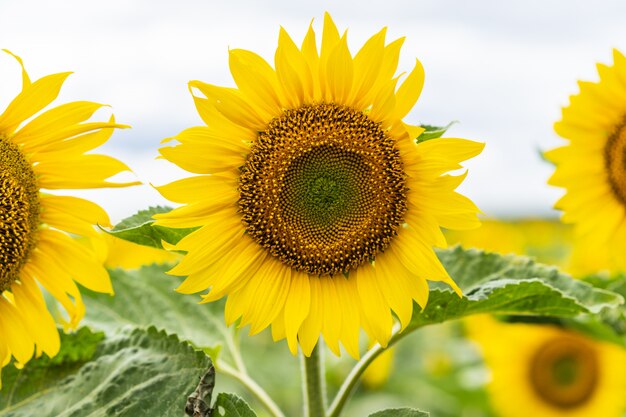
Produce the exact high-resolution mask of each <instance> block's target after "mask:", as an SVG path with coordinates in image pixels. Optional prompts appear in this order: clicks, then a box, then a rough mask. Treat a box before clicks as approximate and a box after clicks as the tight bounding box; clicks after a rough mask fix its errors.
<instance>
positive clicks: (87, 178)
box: [0, 56, 134, 369]
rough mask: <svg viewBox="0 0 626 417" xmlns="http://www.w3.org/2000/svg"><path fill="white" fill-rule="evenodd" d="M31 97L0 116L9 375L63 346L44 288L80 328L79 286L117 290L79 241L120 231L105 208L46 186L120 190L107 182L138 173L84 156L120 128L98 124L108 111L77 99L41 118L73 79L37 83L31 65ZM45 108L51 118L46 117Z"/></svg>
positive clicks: (1, 283) (2, 360)
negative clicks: (12, 368)
mask: <svg viewBox="0 0 626 417" xmlns="http://www.w3.org/2000/svg"><path fill="white" fill-rule="evenodd" d="M14 57H15V58H16V59H17V60H18V62H19V63H20V65H21V66H22V78H23V80H22V81H23V84H22V91H21V92H20V93H19V95H18V96H17V97H15V99H14V100H13V101H12V102H11V103H10V104H9V105H8V107H7V108H6V110H5V111H4V113H2V115H0V168H1V169H0V294H2V295H1V296H0V365H1V366H0V369H1V367H2V366H4V365H6V364H8V363H9V362H10V361H11V358H12V357H13V358H14V360H15V364H16V366H21V365H23V364H24V363H25V362H27V361H28V360H29V359H30V358H31V357H32V356H33V355H34V354H35V355H40V354H41V353H46V354H47V355H48V356H54V355H55V354H56V353H57V352H58V350H59V334H58V331H57V327H56V323H55V319H54V318H53V317H52V315H51V313H50V312H49V311H48V310H47V308H46V303H45V301H44V297H43V294H42V289H41V287H43V288H44V289H45V290H46V291H47V292H48V293H49V294H50V295H52V296H53V297H54V298H56V299H57V300H58V301H59V303H60V304H61V305H62V306H63V308H64V309H65V311H66V312H67V317H56V319H57V320H58V321H59V322H60V323H61V324H62V325H63V326H64V327H65V328H66V329H71V328H75V327H76V325H77V323H78V322H79V321H80V319H81V318H82V317H83V315H84V313H85V306H84V305H83V302H82V300H81V296H80V292H79V289H78V287H77V285H76V283H75V281H76V282H78V283H79V284H81V285H83V286H85V287H86V288H89V289H91V290H93V291H98V292H105V293H112V292H113V289H112V287H111V283H110V281H109V276H108V274H107V272H106V270H105V269H104V268H103V267H102V264H99V263H98V261H97V259H96V257H95V254H94V253H93V252H92V251H90V250H87V249H86V248H85V247H84V246H83V245H81V244H80V243H77V242H76V241H75V240H74V239H72V238H71V237H70V234H71V235H79V236H91V235H94V234H97V232H96V231H95V230H94V227H93V225H95V224H100V225H103V226H110V224H109V223H110V222H109V218H108V216H107V214H106V212H105V211H104V210H103V209H102V208H100V207H99V206H97V205H96V204H94V203H92V202H89V201H86V200H83V199H80V198H76V197H68V196H58V195H52V194H47V193H45V192H44V191H43V190H60V189H81V188H98V187H120V186H127V185H133V184H134V183H111V182H107V181H106V179H107V178H109V177H111V176H112V175H115V174H117V173H119V172H121V171H125V170H127V169H128V168H127V167H126V165H124V164H123V163H121V162H119V161H117V160H115V159H113V158H111V157H108V156H104V155H91V154H84V152H86V151H89V150H91V149H93V148H95V147H97V146H100V145H101V144H103V143H104V142H106V141H107V140H108V139H109V137H110V136H111V134H112V132H113V129H114V128H117V127H123V126H121V125H118V124H116V123H115V122H114V120H113V118H111V120H110V121H109V122H88V123H84V122H85V121H86V120H88V119H89V118H90V117H91V115H92V114H93V113H94V112H95V111H96V110H98V109H100V108H101V107H103V105H101V104H97V103H90V102H86V101H77V102H72V103H67V104H63V105H60V106H58V107H54V108H52V109H49V110H46V111H44V112H41V111H42V110H43V109H44V108H45V107H46V106H48V105H49V104H50V103H51V102H52V101H53V100H54V99H55V98H56V97H57V95H58V94H59V91H60V89H61V86H62V85H63V82H64V81H65V79H66V78H67V77H68V76H69V75H70V73H67V72H66V73H60V74H53V75H48V76H46V77H43V78H41V79H39V80H37V81H35V82H31V81H30V78H29V77H28V74H27V73H26V70H25V69H24V66H23V64H22V61H21V59H20V58H19V57H17V56H14ZM40 112H41V113H40Z"/></svg>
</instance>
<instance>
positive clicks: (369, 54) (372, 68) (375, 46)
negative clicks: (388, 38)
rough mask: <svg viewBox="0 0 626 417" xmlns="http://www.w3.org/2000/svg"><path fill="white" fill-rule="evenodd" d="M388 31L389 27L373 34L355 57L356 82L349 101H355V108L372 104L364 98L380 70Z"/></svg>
mask: <svg viewBox="0 0 626 417" xmlns="http://www.w3.org/2000/svg"><path fill="white" fill-rule="evenodd" d="M386 33H387V28H383V29H382V30H381V31H380V32H378V33H377V34H376V35H374V36H372V37H371V38H370V39H369V40H368V41H367V42H365V44H364V45H363V47H362V48H361V49H360V50H359V52H358V53H357V54H356V55H355V57H354V82H353V84H352V92H351V93H350V98H349V100H348V102H349V103H354V107H355V108H358V109H364V108H365V107H367V106H369V105H370V104H371V103H365V102H364V100H365V97H366V96H367V92H368V91H370V90H371V89H372V86H373V85H374V83H375V82H376V79H377V78H378V74H379V72H380V67H381V65H382V61H383V54H384V50H385V35H386Z"/></svg>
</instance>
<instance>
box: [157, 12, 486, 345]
mask: <svg viewBox="0 0 626 417" xmlns="http://www.w3.org/2000/svg"><path fill="white" fill-rule="evenodd" d="M385 32H386V29H382V30H381V31H380V32H378V33H377V34H376V35H374V36H373V37H371V38H370V39H369V40H368V41H367V42H366V43H365V45H364V46H363V47H362V48H361V49H360V51H359V52H358V53H357V54H356V55H355V56H354V57H353V56H352V55H351V53H350V51H349V50H348V43H347V38H346V34H344V35H343V36H340V34H339V32H338V30H337V27H336V26H335V24H334V23H333V21H332V19H331V17H330V15H328V14H326V15H325V17H324V28H323V35H322V40H321V49H320V51H319V53H318V49H317V44H316V35H315V32H314V31H313V28H312V26H310V27H309V30H308V32H307V34H306V36H305V38H304V42H303V44H302V46H301V47H300V48H299V47H298V46H297V45H296V44H295V43H294V41H293V40H292V39H291V38H290V36H289V35H288V34H287V32H286V31H285V30H283V29H281V30H280V33H279V39H278V48H277V50H276V54H275V66H274V68H273V67H272V66H271V65H270V64H268V63H267V62H266V61H265V60H264V59H263V58H261V57H260V56H258V55H256V54H255V53H253V52H250V51H246V50H241V49H232V50H230V51H229V63H230V70H231V73H232V75H233V78H234V81H235V83H236V85H237V88H226V87H219V86H215V85H211V84H207V83H204V82H201V81H191V82H190V83H189V86H190V90H191V92H192V95H193V99H194V101H195V104H196V108H197V110H198V113H199V114H200V117H201V118H202V120H203V121H204V122H205V123H206V126H201V127H192V128H189V129H187V130H184V131H182V132H181V133H180V134H178V135H177V136H176V137H175V138H173V139H176V140H177V141H178V142H179V144H177V145H176V146H173V147H164V148H162V149H161V150H160V152H161V155H162V156H163V157H164V158H165V159H168V160H170V161H172V162H174V163H175V164H177V165H178V166H180V167H181V168H183V169H185V170H187V171H190V172H192V173H195V174H200V175H198V176H193V177H191V178H185V179H182V180H179V181H176V182H173V183H171V184H168V185H165V186H162V187H160V188H159V191H160V192H161V193H162V194H163V196H165V197H166V198H168V199H169V200H171V201H174V202H177V203H183V204H185V205H184V206H182V207H179V208H177V209H175V210H173V211H171V212H170V213H167V214H163V215H157V216H155V218H156V219H157V221H156V224H159V225H162V226H168V227H200V228H199V229H198V230H197V231H195V232H193V233H192V234H190V235H188V236H187V237H185V238H184V239H182V240H181V241H180V242H179V243H178V245H177V246H176V249H178V250H181V251H185V252H187V255H186V256H185V258H184V259H183V260H182V261H181V262H180V263H179V264H178V265H177V266H176V267H175V268H174V269H173V270H172V271H171V273H172V274H174V275H181V276H187V279H186V280H185V281H184V282H183V283H182V284H181V286H180V287H179V288H178V289H177V290H178V291H179V292H181V293H186V294H191V293H196V292H199V291H203V290H205V289H209V291H208V293H205V294H203V298H204V300H203V301H204V302H210V301H214V300H217V299H220V298H222V297H224V296H227V302H226V307H225V316H226V321H227V323H228V324H231V323H234V322H235V321H237V320H239V319H240V325H241V326H244V325H248V324H249V325H250V333H251V334H255V333H258V332H260V331H261V330H263V329H264V328H266V327H268V326H269V325H271V327H272V334H273V337H274V339H275V340H281V339H283V338H286V339H287V342H288V345H289V348H290V350H291V351H292V353H294V354H295V353H296V352H297V349H298V344H299V345H300V347H301V348H302V351H303V353H304V354H305V355H306V356H309V355H310V354H311V352H312V350H313V348H314V346H315V345H316V343H317V341H318V339H319V337H320V334H322V335H323V337H324V340H325V341H326V343H327V345H328V346H329V347H330V349H331V350H332V351H333V352H334V353H335V354H339V353H340V347H339V342H341V343H342V344H343V346H344V347H345V349H346V350H347V352H349V353H350V354H351V355H352V356H354V357H357V356H358V355H359V345H358V339H359V329H360V328H363V329H364V330H365V331H366V332H367V334H368V335H369V337H370V338H371V339H372V340H375V341H377V342H379V343H380V344H382V345H383V346H384V345H386V344H387V342H388V340H389V338H390V335H391V328H392V321H393V315H392V311H393V312H394V313H395V315H396V316H397V317H398V319H399V320H400V322H401V324H402V326H406V325H407V324H408V322H409V321H410V318H411V314H412V310H413V301H416V302H417V303H418V304H419V305H420V306H424V305H425V304H426V301H427V299H428V284H427V282H426V280H427V279H429V280H437V281H443V282H446V283H448V284H449V285H451V286H452V287H453V288H454V289H455V290H456V291H457V292H459V293H460V291H459V289H458V287H457V286H456V285H455V284H454V282H453V281H452V280H451V278H450V277H449V275H448V273H447V272H446V271H445V269H444V268H443V267H442V265H441V264H440V262H439V260H438V259H437V257H436V255H435V253H434V252H433V249H432V247H433V245H435V246H440V247H444V246H446V241H445V238H444V236H443V234H442V233H441V230H440V226H444V227H447V228H461V229H463V228H472V227H476V226H478V224H479V222H478V220H477V217H476V213H477V212H478V209H477V208H476V206H475V205H474V204H473V203H472V202H471V201H470V200H469V199H467V198H466V197H463V196H461V195H459V194H458V193H456V192H455V191H454V190H455V188H456V187H457V186H458V185H459V184H460V183H461V182H462V180H463V179H464V178H465V174H463V175H458V176H450V175H444V174H446V173H447V172H449V171H451V170H457V169H459V168H461V166H460V165H459V163H460V162H461V161H463V160H466V159H469V158H471V157H473V156H475V155H477V154H478V153H480V151H481V150H482V148H483V144H479V143H475V142H471V141H468V140H464V139H437V140H430V141H425V142H423V143H420V144H419V145H416V141H415V138H416V137H418V136H419V135H420V134H421V132H422V131H423V129H422V128H421V127H419V126H412V125H409V124H406V123H404V122H403V121H402V119H403V118H404V116H406V115H407V114H408V112H409V110H411V108H412V107H413V105H414V104H415V102H416V101H417V98H418V96H419V95H420V92H421V90H422V85H423V81H424V71H423V68H422V65H421V64H420V63H419V61H417V62H416V64H415V68H414V69H413V70H412V71H411V72H410V73H409V74H408V75H407V76H406V78H405V79H404V81H403V82H402V83H401V84H400V85H399V87H397V85H398V81H399V78H400V77H399V76H398V77H396V76H395V75H394V74H395V72H396V67H397V64H398V59H399V53H400V47H401V45H402V42H403V39H398V40H395V41H393V42H391V43H389V44H386V42H385ZM396 87H397V88H396ZM168 140H169V139H168Z"/></svg>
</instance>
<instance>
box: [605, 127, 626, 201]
mask: <svg viewBox="0 0 626 417" xmlns="http://www.w3.org/2000/svg"><path fill="white" fill-rule="evenodd" d="M604 165H605V168H606V172H607V174H608V179H609V184H610V185H611V190H612V191H613V194H614V195H615V197H616V198H617V199H618V200H619V201H620V202H621V203H622V204H623V205H624V206H626V118H624V120H623V121H622V123H621V124H620V125H618V126H617V128H616V129H615V130H614V131H613V133H612V134H611V135H610V136H609V138H608V140H607V142H606V146H605V148H604Z"/></svg>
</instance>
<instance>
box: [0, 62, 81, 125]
mask: <svg viewBox="0 0 626 417" xmlns="http://www.w3.org/2000/svg"><path fill="white" fill-rule="evenodd" d="M70 74H71V72H64V73H60V74H52V75H48V76H45V77H43V78H41V79H39V80H37V81H35V82H34V83H32V84H29V85H27V86H25V88H24V89H23V90H22V92H21V93H20V94H18V96H17V97H15V99H13V101H12V102H11V103H10V104H9V106H8V107H7V108H6V110H5V111H4V113H3V114H2V115H0V132H5V134H11V133H13V132H14V131H15V130H16V129H17V127H18V126H19V125H20V124H21V123H22V122H24V121H25V120H26V119H28V118H30V117H31V116H33V115H34V114H35V113H37V112H39V111H40V110H41V109H43V108H44V107H46V106H47V105H48V104H50V103H51V102H52V101H53V100H54V99H55V98H57V96H58V95H59V91H60V90H61V86H62V85H63V82H65V79H66V78H67V77H68V76H69V75H70Z"/></svg>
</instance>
